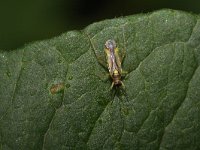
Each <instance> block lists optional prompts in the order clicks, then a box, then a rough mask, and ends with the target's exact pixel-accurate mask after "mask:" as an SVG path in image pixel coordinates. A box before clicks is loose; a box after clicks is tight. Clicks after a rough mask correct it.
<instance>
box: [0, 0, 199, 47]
mask: <svg viewBox="0 0 200 150" xmlns="http://www.w3.org/2000/svg"><path fill="white" fill-rule="evenodd" d="M162 8H171V9H177V10H184V11H188V12H193V13H196V14H199V13H200V0H96V1H95V0H4V1H3V0H0V49H4V50H10V49H15V48H18V47H21V46H23V45H24V44H25V43H28V42H31V41H35V40H42V39H47V38H51V37H54V36H57V35H59V34H61V33H64V32H66V31H69V30H79V29H83V28H84V27H85V26H87V25H89V24H90V23H92V22H96V21H100V20H103V19H106V18H114V17H120V16H126V15H132V14H136V13H145V12H150V11H153V10H158V9H162Z"/></svg>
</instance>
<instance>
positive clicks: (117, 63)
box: [114, 48, 122, 73]
mask: <svg viewBox="0 0 200 150" xmlns="http://www.w3.org/2000/svg"><path fill="white" fill-rule="evenodd" d="M114 56H115V63H116V66H117V70H118V71H119V72H120V73H122V67H121V63H122V62H121V61H122V60H121V59H120V56H119V49H118V48H115V50H114Z"/></svg>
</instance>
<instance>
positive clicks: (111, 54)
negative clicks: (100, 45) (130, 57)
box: [104, 39, 125, 89]
mask: <svg viewBox="0 0 200 150" xmlns="http://www.w3.org/2000/svg"><path fill="white" fill-rule="evenodd" d="M104 51H105V54H106V60H107V66H108V71H109V74H110V77H111V78H112V85H111V89H112V88H113V86H114V85H115V86H122V87H123V88H124V87H125V86H124V84H123V82H122V81H121V79H122V73H123V72H122V67H121V63H122V59H123V57H124V56H123V57H121V58H120V56H119V50H118V47H117V45H116V42H115V41H114V40H111V39H109V40H107V41H106V43H105V49H104Z"/></svg>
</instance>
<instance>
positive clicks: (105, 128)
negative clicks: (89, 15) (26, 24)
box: [0, 10, 200, 150]
mask: <svg viewBox="0 0 200 150" xmlns="http://www.w3.org/2000/svg"><path fill="white" fill-rule="evenodd" d="M108 39H115V40H116V42H117V45H118V47H119V49H121V50H122V49H123V50H125V51H126V56H125V58H124V61H123V65H122V68H123V70H125V71H128V74H127V76H126V77H125V78H124V79H123V82H124V84H125V91H124V92H121V90H119V89H113V90H112V91H110V90H109V87H110V85H111V82H112V81H111V80H110V79H109V80H106V81H105V80H102V77H103V76H105V75H106V74H107V73H108V70H107V69H106V68H104V67H103V66H102V65H101V64H100V63H99V61H100V59H99V58H98V56H99V55H103V49H104V44H105V41H106V40H108ZM199 44H200V19H199V16H197V15H193V14H189V13H185V12H181V11H174V10H160V11H156V12H153V13H149V14H140V15H135V16H128V17H123V18H116V19H111V20H105V21H101V22H98V23H94V24H92V25H90V26H88V27H86V28H85V29H84V30H82V31H70V32H67V33H65V34H62V35H61V36H59V37H55V38H53V39H49V40H45V41H40V42H35V43H32V44H28V45H26V46H25V47H23V48H21V49H17V50H13V51H3V50H2V51H0V70H1V72H0V85H1V88H0V103H1V105H0V149H48V150H49V149H161V150H164V149H180V150H182V149H200V144H199V139H200V117H199V114H200V103H199V101H200V67H199V64H200V46H199Z"/></svg>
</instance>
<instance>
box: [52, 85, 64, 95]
mask: <svg viewBox="0 0 200 150" xmlns="http://www.w3.org/2000/svg"><path fill="white" fill-rule="evenodd" d="M63 90H64V83H58V84H53V85H52V86H51V88H50V92H51V94H56V93H59V92H61V91H63Z"/></svg>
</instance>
